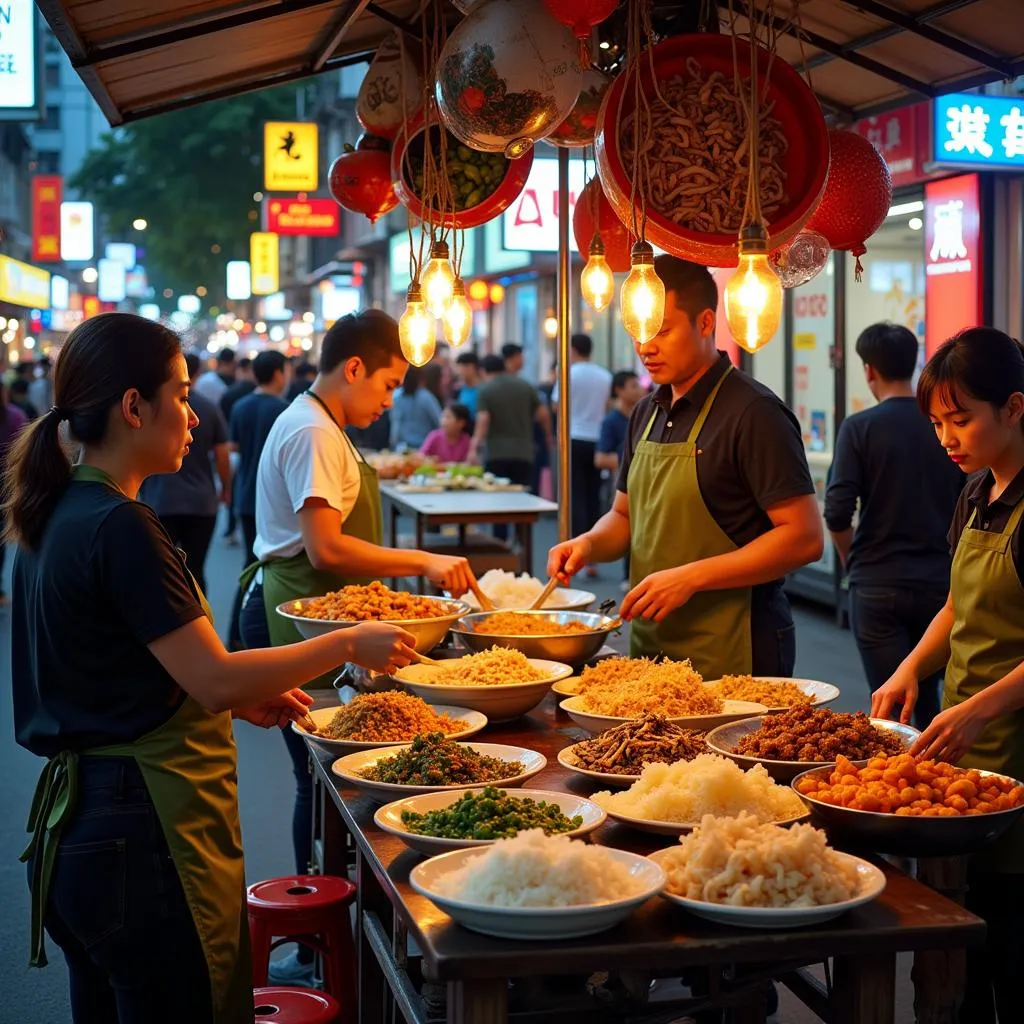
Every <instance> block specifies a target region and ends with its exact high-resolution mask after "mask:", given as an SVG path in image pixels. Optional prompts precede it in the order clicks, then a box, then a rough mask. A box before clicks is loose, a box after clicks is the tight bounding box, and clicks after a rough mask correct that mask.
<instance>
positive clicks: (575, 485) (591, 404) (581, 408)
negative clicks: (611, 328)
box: [552, 334, 612, 536]
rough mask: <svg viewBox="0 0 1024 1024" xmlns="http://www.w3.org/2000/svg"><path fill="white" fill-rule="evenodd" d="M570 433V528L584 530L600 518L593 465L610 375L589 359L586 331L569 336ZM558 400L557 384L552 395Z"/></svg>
mask: <svg viewBox="0 0 1024 1024" xmlns="http://www.w3.org/2000/svg"><path fill="white" fill-rule="evenodd" d="M569 346H570V349H569V359H570V362H571V365H570V367H569V436H570V437H571V438H572V450H571V453H570V458H571V465H572V531H573V535H574V536H579V534H580V532H584V533H585V532H586V531H587V530H589V529H590V528H591V527H592V526H593V525H594V523H596V522H597V521H598V519H600V518H601V515H602V509H601V471H600V470H599V469H598V468H597V467H596V466H595V465H594V455H595V454H596V452H597V441H598V438H600V436H601V422H602V420H604V416H605V413H606V412H607V411H608V403H609V402H610V401H611V395H612V375H611V374H610V373H609V372H608V371H607V370H606V369H605V368H604V367H603V366H598V365H596V364H595V363H592V362H591V361H590V356H591V354H592V353H593V351H594V342H593V341H592V340H591V338H590V335H589V334H574V335H573V336H572V338H570V339H569ZM552 399H553V400H554V401H555V402H557V401H558V386H557V384H556V385H555V390H554V392H553V394H552Z"/></svg>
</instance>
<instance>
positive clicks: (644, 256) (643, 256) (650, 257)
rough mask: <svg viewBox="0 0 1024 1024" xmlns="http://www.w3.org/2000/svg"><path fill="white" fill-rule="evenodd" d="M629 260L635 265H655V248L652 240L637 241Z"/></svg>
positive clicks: (630, 252)
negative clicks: (652, 245)
mask: <svg viewBox="0 0 1024 1024" xmlns="http://www.w3.org/2000/svg"><path fill="white" fill-rule="evenodd" d="M629 262H630V263H631V264H632V265H633V266H634V267H653V266H654V249H653V248H652V247H651V243H650V242H636V243H634V245H633V248H632V249H631V250H630V251H629Z"/></svg>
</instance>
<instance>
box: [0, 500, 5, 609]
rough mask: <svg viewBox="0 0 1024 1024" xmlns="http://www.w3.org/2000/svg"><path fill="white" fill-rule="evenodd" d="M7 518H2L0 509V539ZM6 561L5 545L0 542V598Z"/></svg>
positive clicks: (2, 593) (2, 591) (2, 594)
mask: <svg viewBox="0 0 1024 1024" xmlns="http://www.w3.org/2000/svg"><path fill="white" fill-rule="evenodd" d="M6 522H7V518H6V516H4V513H3V510H2V509H0V537H2V536H3V532H4V529H5V526H6ZM6 561H7V545H6V544H5V543H4V542H3V541H2V540H0V597H3V596H4V563H5V562H6Z"/></svg>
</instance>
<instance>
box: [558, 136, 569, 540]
mask: <svg viewBox="0 0 1024 1024" xmlns="http://www.w3.org/2000/svg"><path fill="white" fill-rule="evenodd" d="M569 269H570V262H569V150H568V149H566V148H564V147H562V146H560V147H559V148H558V539H559V540H560V541H566V540H569V539H570V538H571V537H572V515H571V508H570V503H569V496H570V494H571V493H572V491H571V485H572V479H571V472H572V469H571V465H570V462H569V451H570V448H571V447H572V441H571V439H570V436H569Z"/></svg>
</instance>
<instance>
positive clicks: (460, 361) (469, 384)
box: [455, 352, 483, 421]
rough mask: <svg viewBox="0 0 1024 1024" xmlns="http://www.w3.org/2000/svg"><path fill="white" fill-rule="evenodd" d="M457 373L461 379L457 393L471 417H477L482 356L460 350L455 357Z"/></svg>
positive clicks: (472, 418)
mask: <svg viewBox="0 0 1024 1024" xmlns="http://www.w3.org/2000/svg"><path fill="white" fill-rule="evenodd" d="M455 375H456V377H457V378H458V380H459V389H458V393H457V395H456V397H457V399H458V400H459V402H460V403H461V404H462V405H464V406H465V407H466V408H467V409H468V410H469V415H470V419H471V421H472V420H475V419H476V398H477V395H479V394H480V386H481V385H482V384H483V381H482V380H481V379H480V357H479V356H478V355H477V354H476V353H475V352H460V353H459V355H458V356H457V357H456V359H455Z"/></svg>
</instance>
